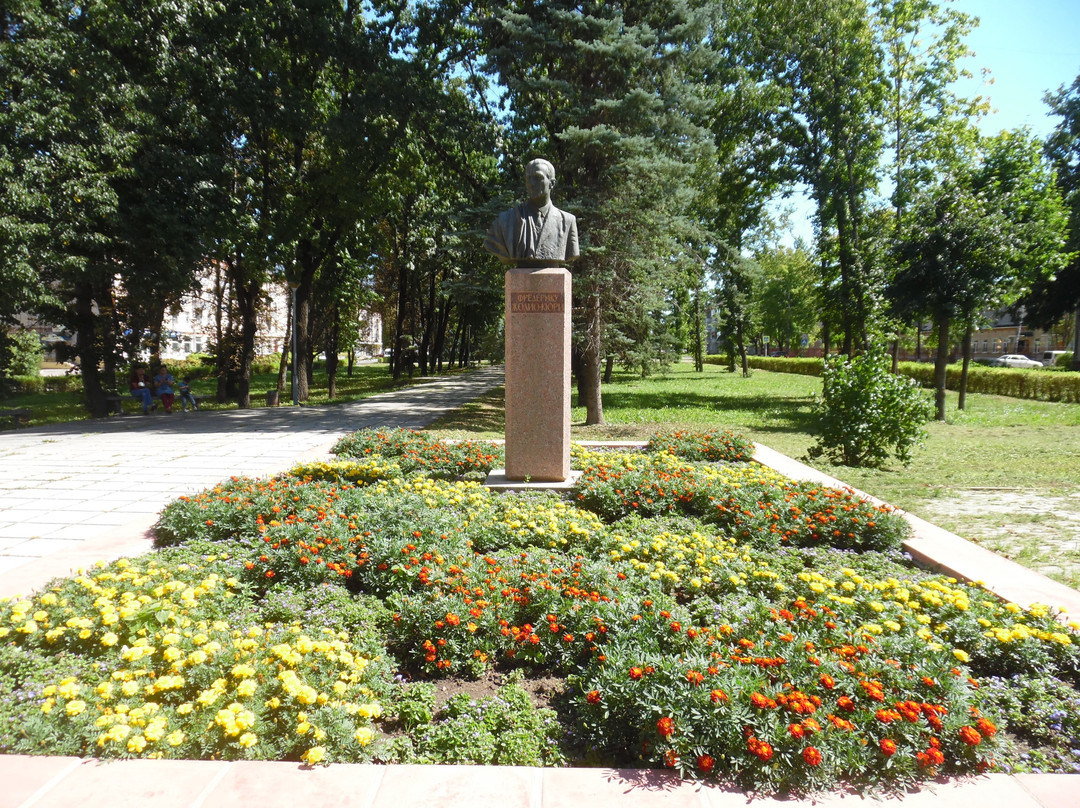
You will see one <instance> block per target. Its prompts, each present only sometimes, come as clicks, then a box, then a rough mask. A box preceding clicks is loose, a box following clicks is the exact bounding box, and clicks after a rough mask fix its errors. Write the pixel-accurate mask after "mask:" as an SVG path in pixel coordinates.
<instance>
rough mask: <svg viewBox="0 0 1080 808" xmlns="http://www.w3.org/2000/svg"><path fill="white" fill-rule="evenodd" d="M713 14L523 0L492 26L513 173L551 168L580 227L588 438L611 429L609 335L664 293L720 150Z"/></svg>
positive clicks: (582, 387)
mask: <svg viewBox="0 0 1080 808" xmlns="http://www.w3.org/2000/svg"><path fill="white" fill-rule="evenodd" d="M715 8H716V7H715V4H712V3H704V2H686V0H675V1H674V2H671V0H667V1H666V2H651V1H650V0H636V1H635V2H595V1H593V2H584V3H581V2H567V1H566V0H553V2H545V3H537V2H532V1H531V0H516V1H515V2H510V3H507V4H505V5H503V6H500V7H499V8H498V9H496V10H494V11H493V12H492V15H491V17H489V18H488V19H486V20H485V21H484V25H483V29H482V30H483V32H484V35H485V37H486V39H487V41H488V42H489V43H490V45H489V58H488V64H487V67H488V69H489V70H490V71H491V72H492V73H493V74H495V75H496V76H497V77H498V79H499V80H500V82H501V84H502V85H503V87H504V88H505V89H506V94H507V99H508V102H509V107H510V113H511V116H512V119H511V125H512V127H513V130H514V131H515V132H516V133H518V134H519V136H520V140H518V141H516V142H515V143H514V144H513V146H512V147H511V152H512V153H511V155H510V159H511V161H512V162H513V163H514V164H515V165H522V164H524V162H525V161H526V160H527V159H528V158H531V157H534V156H544V157H547V158H548V159H549V160H551V161H552V162H553V163H554V164H555V168H556V172H557V175H558V177H557V186H556V195H557V196H556V198H557V203H558V205H559V206H560V207H563V208H566V209H568V210H570V211H572V212H573V213H574V214H576V215H577V216H578V220H579V222H580V226H581V231H582V238H583V245H582V247H583V249H582V257H581V259H580V261H579V262H578V263H577V264H576V265H575V267H574V270H573V271H574V286H575V297H576V298H577V300H578V305H579V306H580V311H581V317H580V318H579V330H578V334H577V339H576V344H575V351H576V353H577V354H578V359H579V361H578V362H577V363H575V364H576V367H577V372H578V389H579V393H580V397H581V399H582V401H583V403H584V405H585V407H586V410H587V417H586V423H588V424H602V423H604V413H603V402H602V398H601V392H600V382H601V371H602V364H603V361H602V360H603V358H604V355H605V351H604V346H603V339H604V333H605V327H606V326H607V325H608V324H610V323H612V322H613V321H615V320H616V319H617V317H618V314H619V311H620V307H621V306H623V305H624V302H625V301H627V299H628V297H629V296H628V295H627V294H626V293H627V292H628V291H632V290H638V291H639V292H643V291H644V290H646V289H652V288H655V286H656V285H657V284H659V285H660V286H661V287H663V286H664V284H665V278H668V276H669V270H670V269H671V268H672V266H673V265H674V264H675V263H676V262H675V261H674V260H673V259H674V257H675V256H677V255H679V253H680V252H681V250H680V246H681V244H683V243H685V242H686V241H687V240H688V239H689V237H690V236H691V234H692V232H693V229H694V227H693V222H692V219H691V218H690V216H689V215H688V213H689V210H690V206H691V203H692V201H693V196H694V184H693V174H694V171H695V169H696V167H697V166H698V165H699V164H700V163H701V161H702V160H703V159H704V158H705V157H707V156H709V154H710V152H711V148H712V144H711V138H710V136H709V132H708V130H707V129H706V128H704V125H705V124H706V113H707V108H708V104H707V102H706V100H705V93H704V92H703V82H704V81H705V80H706V79H707V77H708V75H709V68H710V63H711V60H712V58H713V56H712V51H711V50H710V49H709V48H708V47H707V40H708V37H709V34H710V25H709V21H710V15H711V14H712V13H714V12H715ZM519 170H520V169H519ZM677 274H680V273H679V271H675V272H673V273H671V277H674V275H677ZM682 274H683V275H684V276H685V273H682ZM635 294H637V293H635Z"/></svg>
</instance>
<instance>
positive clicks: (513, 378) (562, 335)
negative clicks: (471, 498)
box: [506, 267, 571, 482]
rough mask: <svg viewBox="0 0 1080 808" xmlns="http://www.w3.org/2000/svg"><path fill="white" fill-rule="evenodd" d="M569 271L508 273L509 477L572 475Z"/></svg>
mask: <svg viewBox="0 0 1080 808" xmlns="http://www.w3.org/2000/svg"><path fill="white" fill-rule="evenodd" d="M570 311H571V300H570V273H569V271H567V270H565V269H562V268H561V267H545V268H540V269H534V268H522V267H517V268H514V269H510V270H508V271H507V273H506V477H507V479H508V480H529V481H536V482H561V481H563V480H566V479H568V478H569V477H570Z"/></svg>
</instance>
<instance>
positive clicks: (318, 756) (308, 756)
mask: <svg viewBox="0 0 1080 808" xmlns="http://www.w3.org/2000/svg"><path fill="white" fill-rule="evenodd" d="M325 757H326V748H325V747H322V746H313V747H311V748H310V749H309V750H307V751H306V752H304V754H302V755H301V756H300V759H301V760H302V761H304V763H306V764H308V765H309V766H314V765H315V764H316V763H320V762H322V760H323V758H325Z"/></svg>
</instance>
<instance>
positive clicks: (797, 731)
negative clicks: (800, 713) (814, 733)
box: [788, 724, 806, 738]
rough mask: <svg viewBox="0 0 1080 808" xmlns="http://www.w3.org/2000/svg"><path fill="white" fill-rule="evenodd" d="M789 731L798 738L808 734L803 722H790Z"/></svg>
mask: <svg viewBox="0 0 1080 808" xmlns="http://www.w3.org/2000/svg"><path fill="white" fill-rule="evenodd" d="M788 732H790V733H791V734H792V735H794V736H795V737H796V738H801V737H802V736H803V735H805V734H806V730H804V729H803V726H802V724H788Z"/></svg>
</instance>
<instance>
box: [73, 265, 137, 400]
mask: <svg viewBox="0 0 1080 808" xmlns="http://www.w3.org/2000/svg"><path fill="white" fill-rule="evenodd" d="M73 313H74V322H73V325H74V327H75V331H76V333H77V334H78V336H77V337H76V343H75V352H76V354H78V357H79V367H80V368H82V385H83V393H84V394H85V395H86V410H87V412H89V413H90V414H91V415H93V416H94V417H95V418H100V417H102V416H105V415H108V414H109V406H108V402H107V401H105V389H104V387H103V385H102V378H101V376H102V374H101V369H100V367H99V366H100V364H101V348H100V345H99V336H98V328H97V322H96V320H97V317H96V316H95V314H94V292H93V285H92V284H91V283H90V282H89V281H87V282H84V283H80V284H79V285H78V286H77V287H76V289H75V304H74V309H73ZM117 392H119V393H120V395H124V394H125V392H126V391H124V390H118V391H117Z"/></svg>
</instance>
